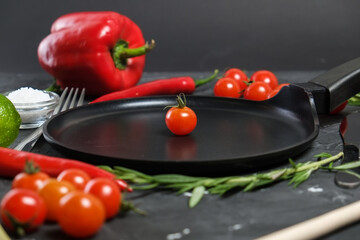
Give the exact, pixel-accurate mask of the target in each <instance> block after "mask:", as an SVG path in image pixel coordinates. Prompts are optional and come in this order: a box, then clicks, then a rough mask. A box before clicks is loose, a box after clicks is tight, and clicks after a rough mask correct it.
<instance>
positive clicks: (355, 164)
mask: <svg viewBox="0 0 360 240" xmlns="http://www.w3.org/2000/svg"><path fill="white" fill-rule="evenodd" d="M358 167H360V161H359V160H357V161H353V162H348V163H344V164H341V165H339V166H335V167H332V168H331V169H332V170H346V169H353V168H358Z"/></svg>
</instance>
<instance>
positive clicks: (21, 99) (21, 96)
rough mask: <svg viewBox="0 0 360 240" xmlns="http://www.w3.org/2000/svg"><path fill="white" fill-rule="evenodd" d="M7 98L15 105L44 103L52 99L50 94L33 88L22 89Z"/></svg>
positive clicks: (11, 93)
mask: <svg viewBox="0 0 360 240" xmlns="http://www.w3.org/2000/svg"><path fill="white" fill-rule="evenodd" d="M7 98H8V99H9V100H10V101H11V102H13V103H14V104H15V103H35V102H44V101H49V100H50V99H51V98H50V96H49V94H47V93H45V92H43V91H41V90H38V89H34V88H31V87H22V88H19V89H18V90H15V91H13V92H10V93H9V94H8V95H7Z"/></svg>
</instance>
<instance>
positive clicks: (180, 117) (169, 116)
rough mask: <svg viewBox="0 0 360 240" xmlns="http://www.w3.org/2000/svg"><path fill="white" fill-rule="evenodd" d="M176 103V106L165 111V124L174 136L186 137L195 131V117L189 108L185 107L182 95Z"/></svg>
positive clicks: (184, 99)
mask: <svg viewBox="0 0 360 240" xmlns="http://www.w3.org/2000/svg"><path fill="white" fill-rule="evenodd" d="M176 101H177V103H178V105H177V106H174V107H171V108H170V109H169V110H168V111H167V113H166V116H165V123H166V126H167V127H168V129H169V130H170V131H171V132H172V133H174V134H175V135H187V134H189V133H191V132H192V131H193V130H194V129H195V127H196V124H197V116H196V114H195V112H194V111H193V110H192V109H191V108H189V107H187V106H186V98H185V95H184V94H179V95H178V96H177V99H176Z"/></svg>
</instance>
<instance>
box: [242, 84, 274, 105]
mask: <svg viewBox="0 0 360 240" xmlns="http://www.w3.org/2000/svg"><path fill="white" fill-rule="evenodd" d="M271 91H272V89H271V87H270V86H269V85H268V84H266V83H264V82H254V83H252V84H251V85H250V86H249V87H247V88H246V89H245V91H244V99H248V100H254V101H263V100H266V99H268V95H269V93H270V92H271Z"/></svg>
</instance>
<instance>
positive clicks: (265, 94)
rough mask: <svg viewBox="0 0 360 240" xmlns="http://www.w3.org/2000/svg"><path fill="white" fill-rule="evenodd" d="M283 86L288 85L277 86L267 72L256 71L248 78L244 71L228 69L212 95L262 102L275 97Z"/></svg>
mask: <svg viewBox="0 0 360 240" xmlns="http://www.w3.org/2000/svg"><path fill="white" fill-rule="evenodd" d="M285 85H288V84H287V83H284V84H279V82H278V79H277V77H276V76H275V74H274V73H272V72H270V71H267V70H260V71H256V72H255V73H254V74H253V75H251V77H250V78H248V76H247V75H246V74H245V72H244V71H242V70H240V69H238V68H230V69H229V70H227V71H226V72H225V74H224V76H223V77H222V78H220V79H219V80H218V81H217V82H216V84H215V87H214V95H215V96H218V97H232V98H240V97H243V98H244V99H248V100H255V101H263V100H266V99H269V98H271V97H273V96H275V95H276V94H277V93H278V92H279V90H280V89H281V88H282V87H283V86H285Z"/></svg>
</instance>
